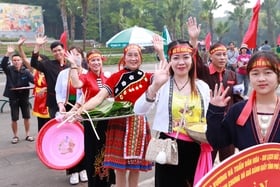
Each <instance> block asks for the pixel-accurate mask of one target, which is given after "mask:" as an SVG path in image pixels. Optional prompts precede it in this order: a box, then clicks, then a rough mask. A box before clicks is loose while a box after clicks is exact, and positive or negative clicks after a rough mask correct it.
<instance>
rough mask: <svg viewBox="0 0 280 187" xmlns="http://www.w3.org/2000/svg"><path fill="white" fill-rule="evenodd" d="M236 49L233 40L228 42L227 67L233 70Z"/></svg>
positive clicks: (235, 62) (236, 55) (236, 54)
mask: <svg viewBox="0 0 280 187" xmlns="http://www.w3.org/2000/svg"><path fill="white" fill-rule="evenodd" d="M238 55H239V54H238V51H237V50H236V49H235V44H234V42H229V43H228V50H227V58H228V60H227V69H229V70H232V71H234V72H235V69H236V67H237V57H238Z"/></svg>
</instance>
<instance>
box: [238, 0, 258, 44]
mask: <svg viewBox="0 0 280 187" xmlns="http://www.w3.org/2000/svg"><path fill="white" fill-rule="evenodd" d="M260 9H261V2H260V0H257V3H256V5H255V6H254V8H253V16H252V18H251V21H250V23H249V26H248V30H247V32H246V33H245V35H244V37H243V41H242V43H245V44H247V45H248V48H256V47H257V32H258V20H259V11H260Z"/></svg>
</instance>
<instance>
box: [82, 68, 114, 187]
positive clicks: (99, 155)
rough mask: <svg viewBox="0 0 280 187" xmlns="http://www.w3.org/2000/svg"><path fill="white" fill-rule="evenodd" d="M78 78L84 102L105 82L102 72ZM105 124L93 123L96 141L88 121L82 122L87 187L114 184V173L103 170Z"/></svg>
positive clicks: (101, 122)
mask: <svg viewBox="0 0 280 187" xmlns="http://www.w3.org/2000/svg"><path fill="white" fill-rule="evenodd" d="M79 78H80V80H81V81H82V82H83V87H82V90H83V93H84V94H85V95H84V96H85V102H86V101H88V100H89V99H90V98H91V97H94V96H95V95H96V94H97V93H98V92H99V90H100V88H101V87H102V86H103V84H104V82H105V81H106V80H107V77H106V76H105V75H104V73H103V72H101V74H100V76H97V75H96V74H95V73H93V72H92V71H88V73H87V74H81V75H80V76H79ZM107 123H108V121H98V122H97V123H95V126H96V127H95V129H96V131H97V133H98V136H99V138H100V139H99V140H98V139H97V137H96V135H95V133H94V131H93V129H92V126H91V123H90V122H89V121H84V122H83V124H84V134H85V137H84V141H85V160H86V170H87V175H88V186H89V187H109V186H111V184H115V174H114V171H113V170H112V169H108V168H105V167H104V165H103V160H104V150H105V140H106V135H105V133H106V130H107Z"/></svg>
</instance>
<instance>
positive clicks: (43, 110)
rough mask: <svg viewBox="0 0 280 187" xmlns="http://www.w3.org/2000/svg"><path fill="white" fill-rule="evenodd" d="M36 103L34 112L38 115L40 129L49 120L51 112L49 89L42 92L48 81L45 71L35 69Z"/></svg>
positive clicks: (34, 93) (34, 92)
mask: <svg viewBox="0 0 280 187" xmlns="http://www.w3.org/2000/svg"><path fill="white" fill-rule="evenodd" d="M34 86H35V87H34V90H33V95H34V103H33V111H32V114H33V115H34V116H37V120H38V131H40V129H41V128H42V127H43V125H44V124H45V123H46V122H48V120H49V118H50V114H49V111H48V107H47V104H46V102H47V90H46V91H44V92H42V89H44V88H46V87H47V82H46V79H45V75H44V73H42V72H40V71H37V70H34Z"/></svg>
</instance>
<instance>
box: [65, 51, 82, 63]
mask: <svg viewBox="0 0 280 187" xmlns="http://www.w3.org/2000/svg"><path fill="white" fill-rule="evenodd" d="M65 58H66V60H68V61H69V62H70V64H71V66H72V67H74V66H77V64H81V63H80V61H81V58H80V57H79V56H76V55H74V54H73V52H72V51H70V52H69V51H67V52H66V53H65Z"/></svg>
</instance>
